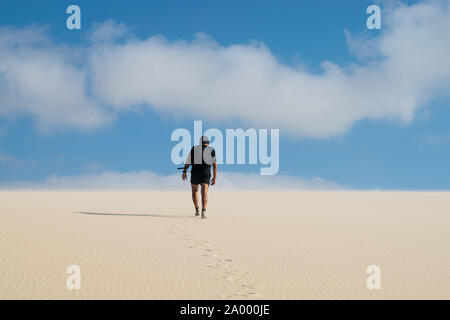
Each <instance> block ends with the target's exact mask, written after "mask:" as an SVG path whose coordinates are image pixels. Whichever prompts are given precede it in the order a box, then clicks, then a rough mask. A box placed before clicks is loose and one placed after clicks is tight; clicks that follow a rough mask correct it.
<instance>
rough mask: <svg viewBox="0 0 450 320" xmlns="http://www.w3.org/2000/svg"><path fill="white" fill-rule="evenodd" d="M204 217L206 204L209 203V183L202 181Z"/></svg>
mask: <svg viewBox="0 0 450 320" xmlns="http://www.w3.org/2000/svg"><path fill="white" fill-rule="evenodd" d="M201 192H202V218H204V217H205V211H206V206H207V205H208V184H207V183H202V191H201Z"/></svg>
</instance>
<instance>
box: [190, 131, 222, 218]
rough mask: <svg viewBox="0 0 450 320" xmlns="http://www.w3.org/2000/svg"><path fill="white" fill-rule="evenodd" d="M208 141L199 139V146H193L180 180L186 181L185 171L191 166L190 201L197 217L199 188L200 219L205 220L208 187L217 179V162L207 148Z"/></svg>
mask: <svg viewBox="0 0 450 320" xmlns="http://www.w3.org/2000/svg"><path fill="white" fill-rule="evenodd" d="M208 145H209V139H208V137H206V136H202V137H201V138H200V145H198V146H195V147H193V148H192V149H191V151H190V152H189V155H188V157H187V159H186V162H185V164H184V170H183V175H182V179H183V181H185V180H186V179H187V174H186V172H187V169H188V168H189V166H190V165H192V169H191V189H192V201H193V202H194V207H195V216H198V215H199V204H198V189H199V185H200V187H201V193H202V215H201V217H202V219H204V218H206V206H207V205H208V187H209V184H210V183H211V185H212V186H213V185H214V184H216V177H217V161H216V151H215V150H214V149H213V148H211V147H209V146H208ZM211 165H212V167H213V177H212V179H211Z"/></svg>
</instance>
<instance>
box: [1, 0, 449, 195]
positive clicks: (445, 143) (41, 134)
mask: <svg viewBox="0 0 450 320" xmlns="http://www.w3.org/2000/svg"><path fill="white" fill-rule="evenodd" d="M72 3H76V4H77V5H79V6H80V8H81V15H82V29H81V30H68V29H67V28H66V26H65V20H66V18H67V16H68V15H67V14H66V13H65V10H66V8H67V6H68V5H70V4H72ZM131 3H132V4H131ZM373 3H374V1H132V2H130V1H114V2H109V3H107V2H105V1H76V2H72V1H32V2H30V1H19V0H18V1H4V0H0V26H1V27H12V26H14V27H16V30H20V29H22V28H29V27H30V26H33V27H34V28H40V27H45V28H46V32H47V37H48V39H50V41H51V42H52V49H53V48H54V47H64V46H67V47H69V48H71V47H76V48H86V47H90V46H92V42H90V41H92V40H89V39H90V38H89V37H90V36H91V35H92V32H93V30H95V28H96V25H97V26H98V24H101V23H103V22H105V21H106V20H113V21H115V23H116V24H119V25H120V24H123V25H124V26H126V28H127V32H126V36H125V39H121V40H120V41H127V37H128V35H129V34H131V35H132V37H134V38H135V39H137V41H143V40H145V39H146V38H149V37H152V36H155V35H162V36H164V37H165V38H166V41H168V42H169V43H172V42H173V41H177V40H186V41H188V42H190V41H192V40H193V39H194V38H195V34H197V33H199V32H201V33H204V34H206V35H208V36H209V37H211V38H212V39H213V40H214V41H215V42H217V43H218V44H219V45H220V46H222V47H223V48H227V47H229V46H232V45H234V44H242V45H249V44H250V43H251V42H252V41H254V40H257V41H260V42H262V43H263V44H264V45H265V47H266V48H267V49H268V50H270V53H271V55H272V56H273V57H274V59H276V61H278V63H279V64H281V65H284V66H287V67H289V68H294V69H295V68H297V67H298V66H299V65H301V66H302V67H301V68H303V69H304V70H307V73H308V74H309V75H312V76H314V75H318V76H322V75H324V73H326V72H325V71H324V70H323V67H322V65H321V63H322V62H323V61H331V62H332V63H333V64H335V65H337V66H339V67H341V68H342V69H343V70H344V71H345V72H347V71H348V70H347V69H348V68H350V66H351V65H352V64H360V65H370V61H369V62H368V61H367V59H370V58H367V57H366V58H364V57H363V58H362V59H361V58H358V57H357V56H356V55H355V54H354V52H351V50H349V45H348V42H347V40H348V39H347V37H346V34H345V32H344V31H347V32H348V33H349V34H352V35H354V36H355V37H361V38H362V39H366V40H367V41H370V40H371V39H377V38H379V37H383V36H384V35H383V33H389V32H390V29H389V28H390V27H392V28H395V27H396V22H395V21H394V22H393V23H392V24H391V25H387V26H385V25H384V24H383V22H382V26H383V28H382V30H368V29H367V28H366V19H367V17H368V15H367V14H366V13H365V11H366V8H367V6H369V5H370V4H373ZM376 3H377V4H379V5H380V7H381V8H382V19H383V14H384V10H387V9H385V8H386V7H388V6H389V5H391V3H387V2H376ZM403 3H404V4H406V5H408V6H413V5H414V4H416V3H417V1H414V2H403ZM432 3H433V5H435V2H432ZM436 5H437V6H439V5H441V4H439V3H438V4H436ZM430 15H431V14H430ZM394 17H395V16H394ZM382 21H383V20H382ZM399 28H400V27H399ZM442 32H443V33H445V32H444V31H442ZM441 36H442V35H441ZM447 39H448V38H447ZM438 40H439V38H438V39H437V41H436V42H437V43H439V41H438ZM400 45H401V44H400ZM114 48H117V47H114ZM389 48H391V47H389ZM446 48H448V47H446ZM446 48H444V49H446ZM387 52H390V51H387ZM402 52H403V51H402ZM444 53H445V52H444ZM444 56H445V55H444ZM448 56H449V55H447V56H446V57H447V60H448ZM413 58H414V57H413ZM413 58H411V59H413ZM365 59H366V60H365ZM405 59H407V58H405ZM395 61H396V60H395ZM411 61H415V60H411ZM417 61H418V62H420V60H417ZM3 63H5V62H3ZM74 63H75V62H74ZM424 63H425V62H424ZM445 63H448V62H447V61H446V62H445ZM445 63H444V67H442V68H441V69H445V68H446V66H447V65H448V64H445ZM1 64H2V62H1V61H0V66H1ZM388 66H391V64H388ZM393 69H395V70H396V68H394V67H393ZM429 69H431V67H430V68H429ZM1 70H2V69H0V75H1V72H2V71H1ZM348 72H350V71H348ZM417 72H418V73H413V72H411V77H415V76H417V74H420V70H419V71H417ZM389 74H390V73H389ZM325 76H326V74H325ZM439 76H440V77H442V79H443V80H442V81H440V84H438V85H436V84H435V83H434V82H432V81H431V82H430V81H429V82H425V80H424V81H423V82H421V83H420V84H418V86H419V87H417V88H419V89H420V90H423V95H421V96H418V97H417V100H418V103H417V105H415V106H414V111H413V113H412V114H413V115H412V117H411V119H409V120H408V121H403V120H404V119H403V118H398V117H396V116H395V115H396V114H397V113H396V111H395V110H394V109H395V108H396V103H397V101H395V99H391V100H394V101H392V107H390V108H391V109H389V111H387V112H386V114H382V115H378V113H377V112H375V111H373V110H372V111H370V112H368V113H367V114H370V116H365V115H361V116H360V117H359V118H356V119H354V118H353V115H352V116H351V117H352V118H351V119H352V120H351V121H350V120H349V121H350V125H348V126H346V125H345V126H344V125H342V127H341V126H340V125H339V126H337V127H336V130H335V131H328V130H326V129H323V130H322V131H320V132H319V133H317V132H316V131H315V130H314V129H311V130H310V129H308V130H309V131H308V130H306V129H305V130H303V129H301V128H300V129H299V131H298V132H297V131H296V129H292V124H291V123H290V122H289V123H288V122H286V121H285V120H283V119H280V122H276V123H274V128H280V170H279V175H282V176H293V177H299V178H305V179H311V178H313V177H320V178H322V179H326V180H328V181H333V182H336V183H339V184H342V185H344V186H346V187H349V188H354V189H406V190H448V189H449V188H450V170H448V163H450V129H449V127H450V126H449V125H448V121H449V120H450V109H449V108H448V104H449V102H450V99H449V96H448V94H445V92H446V90H447V89H448V88H449V83H448V82H447V80H448V79H449V78H448V77H447V76H448V73H444V72H442V74H440V73H439ZM403 78H404V75H403ZM424 78H426V77H424ZM352 83H353V82H352ZM429 83H432V85H431V84H429ZM67 85H70V81H68V83H67ZM431 86H438V87H439V88H438V89H436V90H431V89H429V88H430V87H431ZM441 87H442V88H441ZM354 90H355V91H356V90H358V88H354ZM402 90H403V87H402ZM427 90H429V91H427ZM351 91H352V90H350V92H351ZM421 92H422V91H421ZM429 92H431V93H429ZM447 93H448V91H447ZM0 94H2V91H1V90H0ZM55 94H57V92H55ZM379 94H380V95H383V94H384V93H382V92H380V93H379ZM402 94H403V93H402ZM322 95H327V92H326V91H324V92H323V93H322ZM405 96H408V95H405ZM127 97H128V96H127ZM338 97H340V96H338ZM393 97H394V98H395V97H396V95H395V94H393ZM402 97H403V96H402ZM0 99H2V98H1V96H0ZM117 99H122V97H118V98H117ZM4 100H6V99H4ZM106 100H107V99H106ZM391 100H390V101H391ZM8 101H9V100H8ZM27 101H28V100H27ZM111 101H113V102H112V104H114V103H115V102H114V101H116V100H114V99H112V100H111ZM212 101H214V100H212ZM422 101H423V102H422ZM0 102H1V100H0ZM1 103H2V105H0V111H1V108H2V106H3V107H4V108H5V110H6V107H5V104H6V103H7V101H4V102H1ZM192 103H193V104H195V101H194V102H192ZM398 104H400V101H399V102H398ZM103 107H105V108H107V107H109V106H108V102H105V101H103V102H102V108H103ZM180 107H183V106H180ZM356 107H359V105H357V106H356ZM362 107H364V106H362ZM62 108H64V106H62ZM186 108H189V106H187V107H186ZM211 108H214V105H212V106H211ZM255 108H256V107H255ZM293 108H296V106H295V105H294V107H293ZM299 108H300V107H299ZM339 108H340V107H336V108H334V109H332V110H331V112H328V113H326V114H325V117H326V118H327V119H331V120H332V119H333V118H339V117H340V115H341V114H345V112H343V113H341V111H340V109H339ZM27 110H28V111H25V112H15V111H8V113H6V112H5V113H3V114H2V113H1V112H0V183H3V184H6V185H7V183H9V182H17V181H41V180H44V179H46V178H47V177H48V176H50V175H58V176H76V175H80V174H98V173H101V172H103V171H105V170H108V171H113V172H129V171H139V170H147V171H150V172H154V173H157V174H159V175H172V174H174V172H175V167H176V166H175V165H174V164H172V163H171V161H170V151H171V148H172V147H173V146H174V143H172V142H171V141H170V135H171V132H172V131H173V130H174V129H176V128H187V129H189V130H192V127H193V121H194V120H203V121H204V123H203V126H204V127H205V128H208V127H215V128H219V129H222V130H224V129H225V128H239V127H243V128H249V127H252V126H253V124H254V123H252V122H251V120H248V119H247V118H245V117H244V116H243V117H242V118H239V117H236V118H234V117H232V116H229V115H227V116H224V117H222V118H220V117H219V118H214V117H211V116H209V113H208V116H205V118H204V119H203V118H202V117H201V115H202V111H201V110H200V111H199V110H197V109H195V107H194V108H193V110H194V111H193V112H192V113H191V112H187V113H185V112H182V113H180V114H178V113H177V112H176V109H170V108H167V109H165V108H164V103H163V104H162V105H161V106H158V107H157V108H155V107H154V106H153V105H152V104H151V103H146V102H143V103H137V104H136V103H134V104H133V106H132V107H130V108H123V109H121V110H120V111H118V112H116V111H115V112H114V113H113V114H114V117H113V120H111V121H108V122H107V123H105V124H102V125H98V126H93V127H92V128H91V127H90V128H88V129H86V128H82V129H80V128H79V127H77V126H73V127H72V126H70V125H68V126H62V127H58V126H50V127H49V128H46V129H45V130H41V129H40V128H39V124H37V122H38V121H39V120H36V116H35V113H34V112H33V111H29V110H32V109H31V107H30V108H28V109H27ZM295 110H297V109H295ZM262 111H263V110H262ZM284 111H286V110H284ZM211 112H214V110H211ZM352 112H353V111H352ZM356 113H357V114H359V112H356ZM373 114H377V116H372V115H373ZM299 115H300V117H301V116H302V113H300V114H299ZM299 115H297V114H295V115H292V116H290V114H289V113H288V112H285V114H284V116H285V117H286V118H289V117H297V116H299ZM392 115H394V116H392ZM349 117H350V116H349ZM331 120H323V121H322V120H321V122H320V123H318V127H320V126H328V122H327V121H331ZM261 121H262V122H261V123H262V124H268V125H267V126H265V127H269V126H270V124H271V123H270V119H269V120H267V119H263V120H261ZM299 121H300V120H299ZM285 123H286V129H285V130H284V127H283V125H284V124H285ZM257 124H258V123H257ZM280 124H282V125H281V126H280ZM301 126H302V124H301V121H300V124H299V127H301ZM261 127H264V126H261ZM344 127H345V128H344ZM221 169H223V170H225V171H229V172H230V171H236V172H240V173H255V172H258V166H257V165H251V166H250V165H247V166H231V165H226V166H222V168H221ZM219 181H220V180H219Z"/></svg>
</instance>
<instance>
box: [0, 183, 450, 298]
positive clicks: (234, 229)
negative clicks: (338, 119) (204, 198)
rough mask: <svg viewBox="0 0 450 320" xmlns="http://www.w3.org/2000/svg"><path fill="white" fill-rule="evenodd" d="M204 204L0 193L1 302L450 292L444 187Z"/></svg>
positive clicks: (235, 195)
mask: <svg viewBox="0 0 450 320" xmlns="http://www.w3.org/2000/svg"><path fill="white" fill-rule="evenodd" d="M208 211H209V212H208V214H209V218H208V219H206V220H200V219H197V218H194V217H193V216H192V212H193V211H192V205H191V203H190V194H189V192H188V191H186V192H0V228H1V241H0V299H21V298H27V299H28V298H29V299H112V298H118V299H133V298H138V299H316V298H322V299H347V298H352V299H403V298H405V299H431V298H437V299H450V193H448V192H250V191H249V192H214V191H213V192H211V194H210V205H209V208H208ZM69 265H78V266H79V267H80V268H81V289H80V290H68V289H67V288H66V280H67V278H68V276H69V275H68V274H67V273H66V269H67V267H68V266H69ZM369 265H378V266H379V267H380V268H381V279H382V280H381V281H382V288H381V289H380V290H368V289H367V287H366V279H367V277H368V276H369V275H368V274H366V269H367V267H368V266H369Z"/></svg>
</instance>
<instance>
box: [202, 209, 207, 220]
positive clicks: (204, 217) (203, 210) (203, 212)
mask: <svg viewBox="0 0 450 320" xmlns="http://www.w3.org/2000/svg"><path fill="white" fill-rule="evenodd" d="M202 219H206V209H202Z"/></svg>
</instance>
